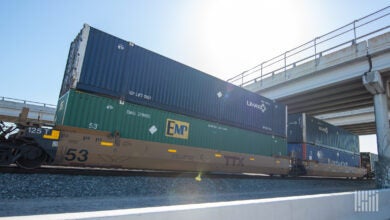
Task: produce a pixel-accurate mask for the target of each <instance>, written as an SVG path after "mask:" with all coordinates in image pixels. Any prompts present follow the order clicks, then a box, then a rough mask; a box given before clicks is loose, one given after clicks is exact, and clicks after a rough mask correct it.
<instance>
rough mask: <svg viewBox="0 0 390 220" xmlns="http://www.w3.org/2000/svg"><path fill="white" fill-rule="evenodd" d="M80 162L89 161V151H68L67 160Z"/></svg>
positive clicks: (72, 149)
mask: <svg viewBox="0 0 390 220" xmlns="http://www.w3.org/2000/svg"><path fill="white" fill-rule="evenodd" d="M76 159H77V160H78V161H79V162H85V161H87V160H88V150H85V149H80V150H79V151H77V149H74V148H69V149H68V151H66V153H65V160H67V161H73V160H76Z"/></svg>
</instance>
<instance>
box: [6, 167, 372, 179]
mask: <svg viewBox="0 0 390 220" xmlns="http://www.w3.org/2000/svg"><path fill="white" fill-rule="evenodd" d="M0 173H15V174H63V175H85V176H150V177H172V178H177V177H186V178H195V177H197V176H198V175H199V173H197V172H176V171H156V170H130V169H114V168H91V167H66V166H41V167H40V168H37V169H22V168H19V167H17V166H16V165H10V166H0ZM201 177H202V178H212V179H215V178H226V179H231V178H234V179H278V180H335V181H343V180H350V179H348V178H345V177H315V176H313V177H312V176H302V177H291V176H290V177H283V176H269V175H263V174H251V173H217V172H208V173H202V174H201ZM357 181H365V180H357Z"/></svg>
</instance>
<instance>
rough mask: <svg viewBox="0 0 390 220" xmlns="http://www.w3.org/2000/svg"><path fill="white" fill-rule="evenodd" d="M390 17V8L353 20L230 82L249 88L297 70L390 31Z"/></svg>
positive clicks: (247, 71) (235, 77) (265, 62)
mask: <svg viewBox="0 0 390 220" xmlns="http://www.w3.org/2000/svg"><path fill="white" fill-rule="evenodd" d="M388 17H390V6H387V7H385V8H382V9H380V10H378V11H376V12H373V13H371V14H369V15H366V16H364V17H362V18H359V19H357V20H354V21H352V22H350V23H348V24H346V25H344V26H342V27H339V28H337V29H335V30H333V31H331V32H329V33H326V34H324V35H322V36H319V37H315V38H314V39H313V40H310V41H309V42H306V43H304V44H302V45H300V46H298V47H295V48H293V49H291V50H288V51H286V52H284V53H282V54H280V55H278V56H276V57H273V58H271V59H269V60H266V61H264V62H262V63H260V64H258V65H256V66H254V67H252V68H250V69H248V70H246V71H244V72H242V73H240V74H238V75H236V76H234V77H232V78H230V79H228V80H227V81H228V82H230V83H233V84H235V85H238V86H241V87H243V86H246V85H249V84H252V83H256V82H262V80H263V79H265V78H268V77H272V76H274V75H275V74H279V73H283V72H284V73H286V71H287V70H289V69H291V68H294V67H295V66H297V65H299V64H303V63H306V62H309V61H312V60H317V59H319V58H320V57H321V56H323V55H326V54H329V53H331V52H334V51H336V50H338V49H340V48H342V47H343V46H344V47H345V46H346V45H350V44H352V45H354V44H357V43H358V41H363V40H366V39H368V38H369V37H371V36H373V35H379V34H382V33H385V32H386V31H387V30H388V29H390V25H389V23H388V20H386V18H388Z"/></svg>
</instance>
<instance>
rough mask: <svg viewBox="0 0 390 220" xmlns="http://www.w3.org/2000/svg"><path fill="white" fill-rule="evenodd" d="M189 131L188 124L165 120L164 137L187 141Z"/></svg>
mask: <svg viewBox="0 0 390 220" xmlns="http://www.w3.org/2000/svg"><path fill="white" fill-rule="evenodd" d="M189 129H190V124H189V123H187V122H182V121H177V120H172V119H167V126H166V130H165V136H167V137H173V138H180V139H188V132H189Z"/></svg>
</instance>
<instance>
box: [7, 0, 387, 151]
mask: <svg viewBox="0 0 390 220" xmlns="http://www.w3.org/2000/svg"><path fill="white" fill-rule="evenodd" d="M388 5H389V1H385V0H322V1H320V0H295V1H292V0H272V1H261V0H258V1H251V0H236V1H233V0H232V1H229V0H221V1H217V0H164V1H163V0H142V1H141V0H127V1H126V0H112V1H103V0H0V51H1V52H0V67H1V68H0V76H1V86H0V96H5V97H10V98H17V99H25V100H31V101H37V102H44V103H49V104H56V102H57V99H58V94H59V89H60V85H61V82H62V77H63V73H64V69H65V63H66V60H67V55H68V50H69V45H70V43H71V41H72V40H73V39H74V38H75V36H76V34H77V33H78V32H79V31H80V29H81V28H82V26H83V24H84V23H88V24H89V25H91V26H93V27H95V28H98V29H100V30H103V31H105V32H107V33H110V34H113V35H115V36H118V37H120V38H123V39H125V40H128V41H132V42H134V43H136V44H138V45H140V46H142V47H145V48H147V49H149V50H152V51H155V52H157V53H160V54H162V55H164V56H167V57H169V58H172V59H174V60H177V61H179V62H182V63H185V64H187V65H189V66H192V67H194V68H197V69H199V70H202V71H204V72H206V73H208V74H211V75H214V76H217V77H219V78H222V79H228V78H230V77H232V76H234V75H236V74H238V73H241V72H242V71H244V70H246V69H248V68H250V67H252V66H254V65H256V64H258V63H261V62H262V61H264V60H267V59H269V58H272V57H274V56H276V55H279V54H281V53H283V52H285V51H286V50H289V49H291V48H293V47H296V46H298V45H300V44H302V43H305V42H307V41H309V40H312V39H314V37H316V36H319V35H322V34H324V33H327V32H329V31H331V30H333V29H335V28H338V27H340V26H342V25H344V24H347V23H349V22H352V21H353V20H355V19H357V18H360V17H362V16H365V15H367V14H369V13H371V12H374V11H376V10H379V9H381V8H384V7H386V6H388ZM389 23H390V21H389ZM373 141H375V138H374V139H372V138H371V139H369V141H368V142H367V143H362V144H365V145H372V144H375V143H373Z"/></svg>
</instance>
